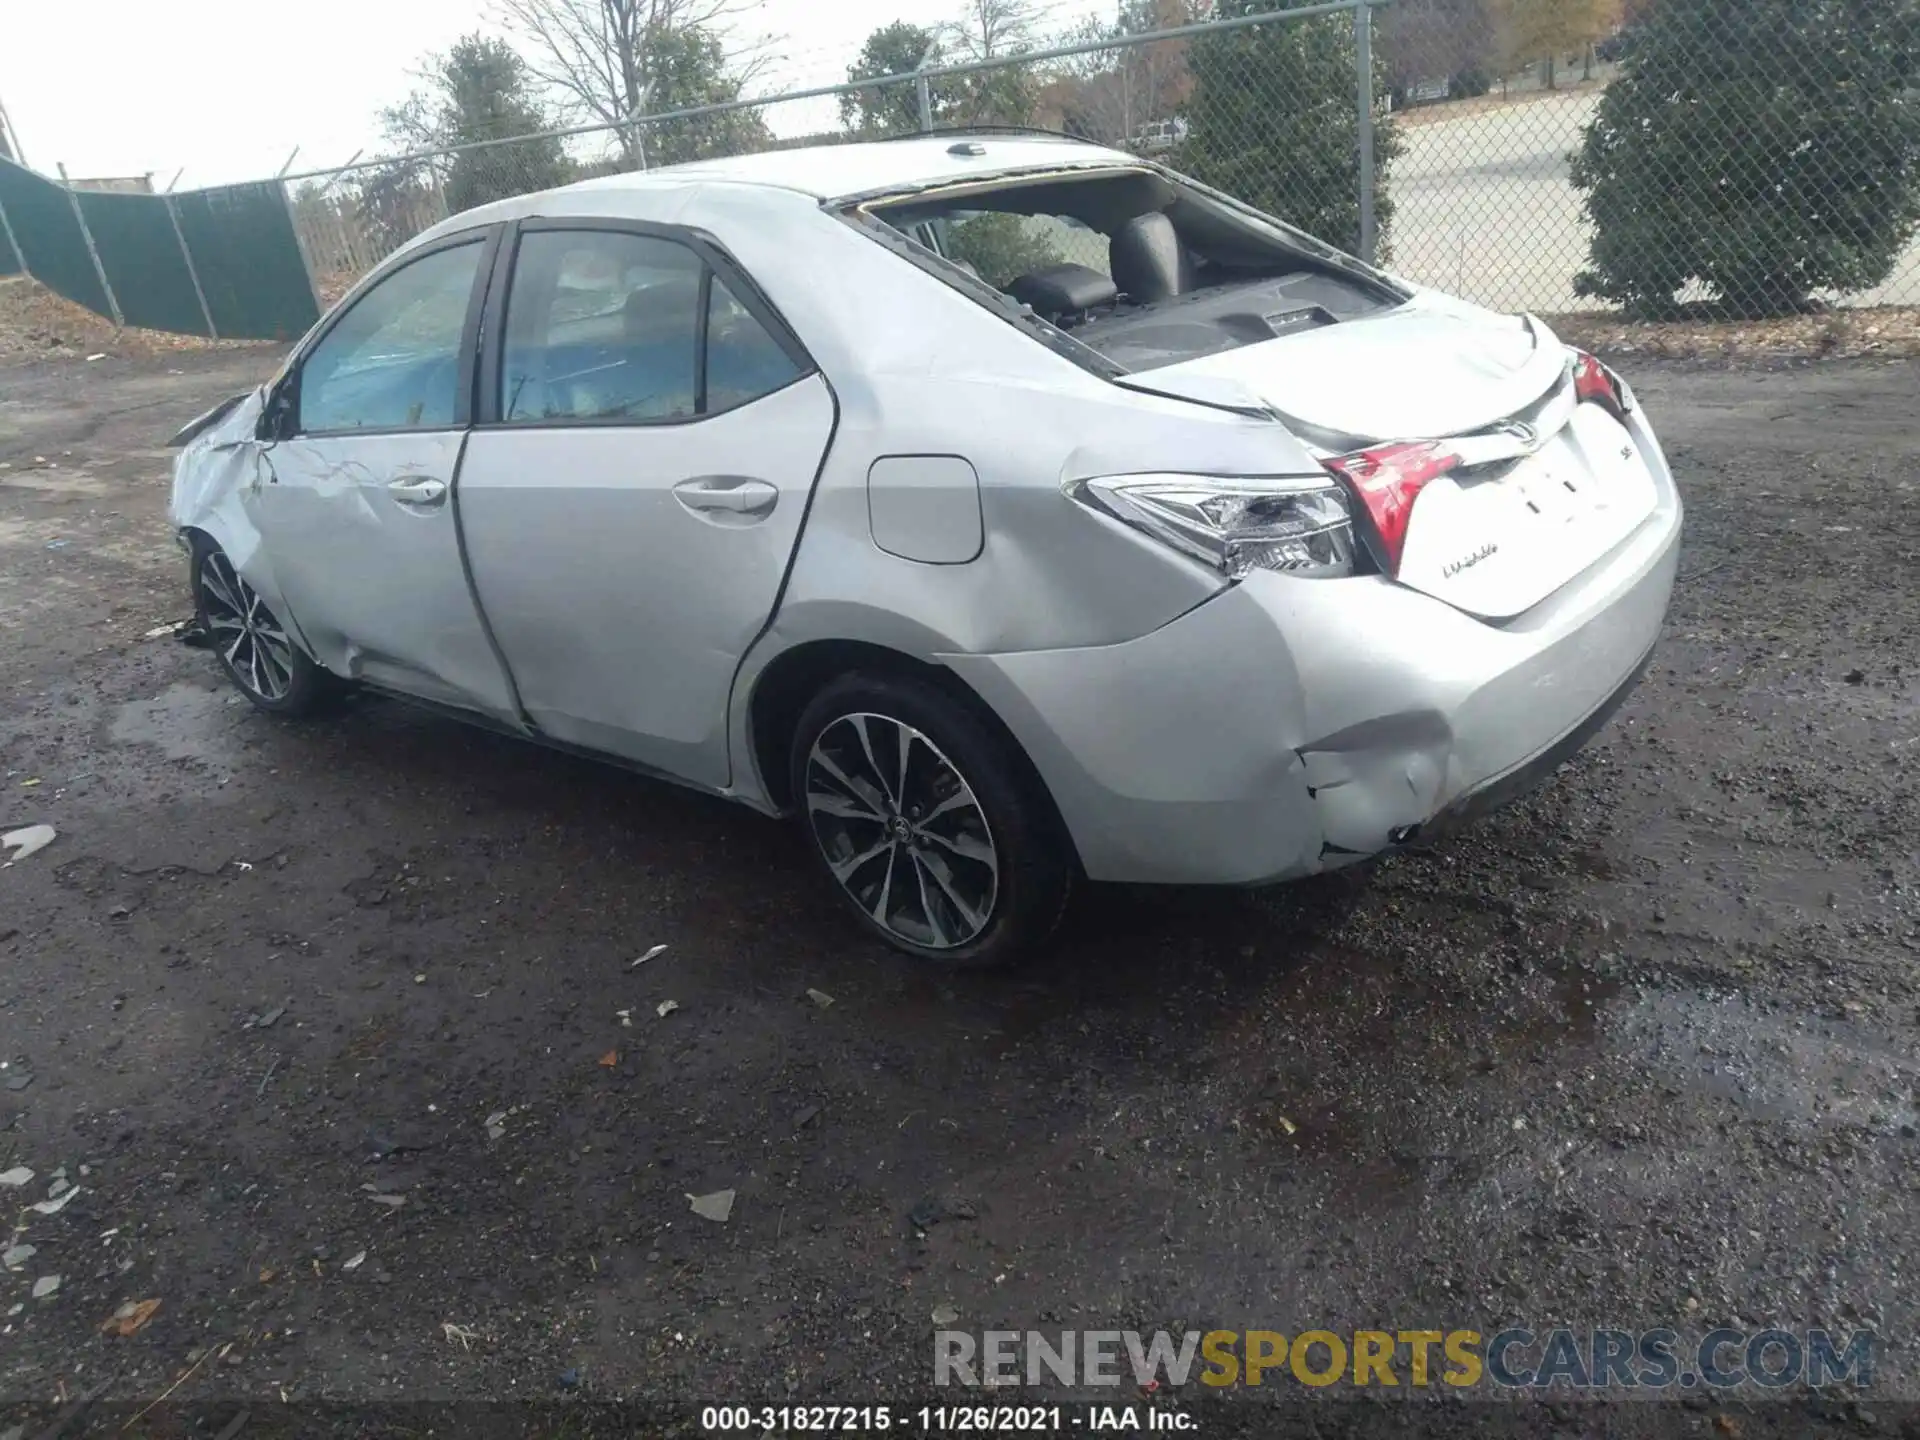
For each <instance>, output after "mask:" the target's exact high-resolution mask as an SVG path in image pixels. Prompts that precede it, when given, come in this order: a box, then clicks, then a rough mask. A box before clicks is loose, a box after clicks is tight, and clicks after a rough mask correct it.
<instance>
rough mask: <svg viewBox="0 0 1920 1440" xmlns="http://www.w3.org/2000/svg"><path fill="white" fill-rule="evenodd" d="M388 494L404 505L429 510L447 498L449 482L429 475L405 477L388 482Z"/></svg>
mask: <svg viewBox="0 0 1920 1440" xmlns="http://www.w3.org/2000/svg"><path fill="white" fill-rule="evenodd" d="M387 493H388V494H389V495H391V496H393V498H394V499H395V500H397V501H399V502H400V503H401V504H402V505H408V506H411V507H413V508H414V509H416V510H429V509H431V508H433V507H434V506H435V505H438V504H440V503H441V502H442V501H444V500H445V499H446V498H447V482H446V481H444V480H435V479H433V478H432V477H431V476H427V475H403V476H402V477H401V478H400V479H398V480H390V481H388V482H387Z"/></svg>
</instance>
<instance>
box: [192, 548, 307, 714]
mask: <svg viewBox="0 0 1920 1440" xmlns="http://www.w3.org/2000/svg"><path fill="white" fill-rule="evenodd" d="M188 578H189V579H190V581H191V582H192V585H193V606H194V617H195V619H196V620H197V621H198V622H199V626H200V631H201V633H202V634H203V635H205V636H206V637H207V644H208V646H209V647H210V648H211V649H212V650H213V651H214V653H215V654H217V655H218V656H219V657H220V668H221V669H223V670H225V671H226V672H227V678H228V679H230V680H232V681H233V683H234V684H235V685H237V686H239V687H240V693H241V694H242V695H245V696H246V697H247V699H249V700H251V701H252V702H253V703H254V704H255V705H256V706H258V707H259V708H260V709H262V710H265V711H266V712H267V713H268V714H271V715H305V714H308V713H309V712H311V711H312V710H313V709H314V708H315V707H316V706H317V705H319V704H320V703H321V702H322V701H323V700H325V699H326V698H327V697H328V696H329V695H330V694H331V693H332V691H333V689H334V685H333V677H332V676H331V675H329V674H328V673H327V672H326V671H325V670H323V669H321V668H320V667H319V666H318V665H316V664H315V663H314V662H313V660H312V659H310V658H309V657H308V655H307V653H306V652H305V651H304V650H302V649H301V648H300V647H299V646H298V645H296V644H294V643H293V640H292V638H291V637H289V636H288V634H287V630H286V627H285V626H284V625H282V624H281V623H280V619H279V617H278V616H276V615H275V614H274V613H273V611H272V610H270V609H268V608H267V605H266V602H265V601H263V600H262V599H261V598H260V595H259V593H258V592H257V591H255V590H254V588H253V587H252V586H251V585H249V584H248V583H247V582H246V580H245V578H244V577H242V576H241V574H240V572H239V571H238V570H236V569H235V568H234V564H233V562H232V561H231V560H229V559H228V558H227V552H226V551H224V550H222V549H221V548H220V547H219V546H218V545H216V544H215V543H214V542H213V541H212V540H210V539H208V538H207V537H206V536H204V535H196V536H195V537H194V540H193V561H192V565H191V572H190V575H189V577H188Z"/></svg>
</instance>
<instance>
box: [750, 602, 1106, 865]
mask: <svg viewBox="0 0 1920 1440" xmlns="http://www.w3.org/2000/svg"><path fill="white" fill-rule="evenodd" d="M851 674H869V675H872V674H878V675H894V676H910V677H912V678H915V679H919V680H922V681H925V682H926V683H928V684H930V685H932V686H934V687H935V688H937V689H939V690H941V691H942V692H944V693H945V694H946V695H948V696H949V697H950V698H952V699H953V700H954V701H955V702H956V703H957V704H959V705H960V706H962V707H963V708H964V709H965V710H966V711H967V712H968V713H969V714H970V715H972V716H973V717H974V718H975V719H977V720H979V721H980V722H981V723H983V724H984V725H986V726H987V728H988V729H989V730H990V731H991V732H992V733H993V735H994V736H995V737H996V738H997V739H998V740H999V741H1000V743H1001V744H1003V745H1004V746H1005V747H1006V749H1007V753H1008V754H1009V755H1011V756H1012V757H1013V759H1014V763H1015V765H1016V766H1017V767H1018V771H1019V780H1020V783H1021V784H1022V785H1023V786H1024V787H1026V788H1027V789H1028V790H1029V791H1030V793H1031V794H1033V795H1034V796H1035V797H1036V798H1037V799H1038V800H1039V801H1040V802H1041V804H1042V805H1044V806H1045V807H1046V812H1047V816H1048V819H1049V821H1050V822H1051V823H1052V825H1053V827H1054V829H1055V830H1056V832H1057V834H1058V836H1059V839H1060V841H1061V843H1062V844H1063V845H1065V846H1066V848H1067V853H1068V854H1069V856H1070V857H1071V858H1072V861H1073V865H1074V869H1075V872H1076V873H1080V872H1081V870H1082V867H1081V865H1080V855H1079V849H1078V847H1077V846H1076V845H1075V843H1074V839H1073V832H1072V831H1071V830H1069V829H1068V828H1067V824H1066V821H1065V819H1064V818H1063V817H1062V815H1061V813H1060V807H1059V805H1058V803H1057V802H1056V801H1055V800H1054V798H1053V792H1052V790H1051V789H1050V788H1049V787H1048V785H1047V782H1046V779H1045V777H1044V776H1042V775H1041V773H1040V770H1039V767H1038V766H1036V765H1035V764H1034V763H1033V760H1032V758H1031V757H1030V756H1029V755H1028V754H1027V751H1026V747H1025V746H1023V745H1022V744H1021V743H1020V741H1019V738H1018V737H1017V736H1015V734H1014V733H1013V731H1012V729H1011V728H1009V727H1008V725H1007V723H1006V722H1005V721H1004V720H1002V719H1001V718H1000V715H999V713H998V712H997V711H996V710H994V708H993V707H992V706H991V705H989V704H988V703H987V702H986V701H985V700H983V699H982V698H981V697H980V695H979V693H978V692H977V691H975V690H974V688H973V687H972V686H971V685H969V684H967V682H966V681H964V680H962V679H961V678H960V677H959V676H958V675H956V674H955V673H954V672H953V671H952V670H949V669H948V668H947V667H946V666H944V665H937V664H933V663H932V662H930V661H926V660H922V659H919V658H917V657H915V656H913V655H909V654H907V653H906V652H904V651H901V650H894V649H891V648H889V647H888V646H885V645H878V644H875V643H873V642H872V641H867V640H809V641H805V642H803V643H801V644H799V645H795V646H793V647H792V648H791V649H788V650H784V651H782V652H781V653H780V654H779V655H777V656H776V657H774V659H772V660H771V661H769V662H768V663H767V665H766V668H765V669H763V670H762V671H761V672H760V673H759V675H758V676H757V677H756V678H755V680H754V683H753V689H752V691H751V692H750V694H749V697H748V701H747V727H748V728H747V733H748V737H749V741H750V743H751V745H752V749H753V755H752V759H753V764H754V766H755V768H756V769H757V770H758V771H759V774H760V783H761V786H762V788H763V789H764V790H765V792H766V795H767V798H768V800H769V801H770V802H771V803H772V805H773V807H774V808H775V809H777V810H779V811H780V812H782V813H786V812H787V811H789V810H790V809H791V808H792V805H793V795H792V790H791V783H790V782H791V776H789V774H788V773H787V755H788V751H789V750H790V749H791V747H792V743H793V731H794V727H795V726H796V725H797V724H798V723H799V721H800V715H801V712H802V711H803V710H805V709H806V707H807V704H808V702H809V701H811V700H812V699H813V697H814V696H815V695H817V694H819V693H820V691H821V690H822V689H823V688H824V687H825V686H827V685H828V684H830V683H832V682H833V681H834V680H837V679H839V678H840V677H841V676H843V675H851Z"/></svg>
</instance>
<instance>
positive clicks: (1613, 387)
mask: <svg viewBox="0 0 1920 1440" xmlns="http://www.w3.org/2000/svg"><path fill="white" fill-rule="evenodd" d="M1573 357H1574V358H1573V394H1574V398H1575V399H1576V400H1580V401H1582V402H1584V401H1588V400H1591V401H1593V402H1595V403H1596V404H1599V405H1604V406H1606V408H1607V409H1608V410H1610V411H1612V412H1613V415H1614V418H1616V419H1625V418H1626V414H1627V402H1626V397H1625V396H1624V395H1622V394H1621V393H1620V382H1619V380H1618V379H1617V378H1616V377H1615V375H1614V373H1613V372H1612V371H1611V370H1609V369H1607V367H1606V366H1604V365H1602V364H1601V363H1600V362H1599V361H1598V360H1596V359H1594V358H1593V356H1591V355H1589V354H1587V352H1586V351H1584V350H1576V351H1574V352H1573Z"/></svg>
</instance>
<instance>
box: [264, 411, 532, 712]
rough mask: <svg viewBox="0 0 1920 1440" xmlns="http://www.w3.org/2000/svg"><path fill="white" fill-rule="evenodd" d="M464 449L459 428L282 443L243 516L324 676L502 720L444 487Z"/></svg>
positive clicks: (492, 656)
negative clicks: (263, 546) (257, 535)
mask: <svg viewBox="0 0 1920 1440" xmlns="http://www.w3.org/2000/svg"><path fill="white" fill-rule="evenodd" d="M466 444H467V435H466V432H464V431H461V430H444V431H432V432H418V433H409V434H393V435H341V436H327V437H320V438H299V439H294V440H288V441H282V442H280V443H278V444H275V445H273V446H272V447H271V448H270V449H268V450H267V452H266V453H265V455H264V457H263V460H264V465H265V468H266V469H267V470H268V471H269V472H270V474H269V479H268V481H267V483H266V484H264V485H262V486H259V487H258V488H256V489H255V490H253V491H252V492H251V494H250V495H249V496H248V497H246V499H245V501H244V508H245V509H246V511H247V513H248V515H249V517H250V518H251V519H252V520H253V522H254V525H255V526H256V528H257V529H258V530H259V531H260V532H261V533H262V534H263V535H264V536H265V537H266V541H267V549H268V550H269V552H270V553H271V554H272V556H273V566H274V569H275V571H276V572H277V578H278V581H279V588H280V593H281V595H282V596H283V597H284V598H285V601H286V604H287V605H288V607H289V608H290V610H291V612H292V613H293V614H294V615H295V616H297V617H298V618H299V624H300V629H301V631H302V633H303V634H304V635H305V636H306V639H307V642H308V644H309V646H310V647H311V650H312V654H313V657H314V658H315V659H316V660H318V661H319V662H320V663H321V664H322V665H324V666H326V667H327V669H329V670H331V671H333V672H334V673H335V674H337V675H343V676H346V677H348V678H350V679H356V680H368V681H371V682H373V683H374V684H377V685H383V686H386V687H388V688H390V689H396V690H402V691H405V692H406V693H407V694H410V695H418V696H420V697H422V698H423V699H427V700H433V701H437V702H439V703H442V704H447V705H455V706H459V707H462V708H465V709H473V710H479V711H482V712H483V713H485V714H488V715H491V716H493V717H495V718H497V719H502V720H512V719H513V718H514V717H515V715H516V713H517V707H516V706H515V703H514V699H513V694H512V689H511V687H510V685H509V684H508V681H507V676H506V672H505V670H504V668H503V667H502V665H501V663H500V659H499V657H498V655H497V654H496V653H495V651H494V648H493V644H492V642H491V640H490V638H489V637H488V634H487V631H486V628H485V626H484V625H483V624H482V622H481V618H480V611H479V608H478V607H477V605H476V604H475V603H474V597H473V591H472V588H471V586H470V585H469V584H468V580H467V570H466V565H465V562H464V561H463V559H462V556H461V542H460V531H459V524H458V511H457V508H456V506H457V499H456V496H455V493H454V487H455V482H456V480H457V477H458V473H459V468H460V457H461V454H462V452H463V451H464V449H465V447H466ZM423 497H426V498H423Z"/></svg>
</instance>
